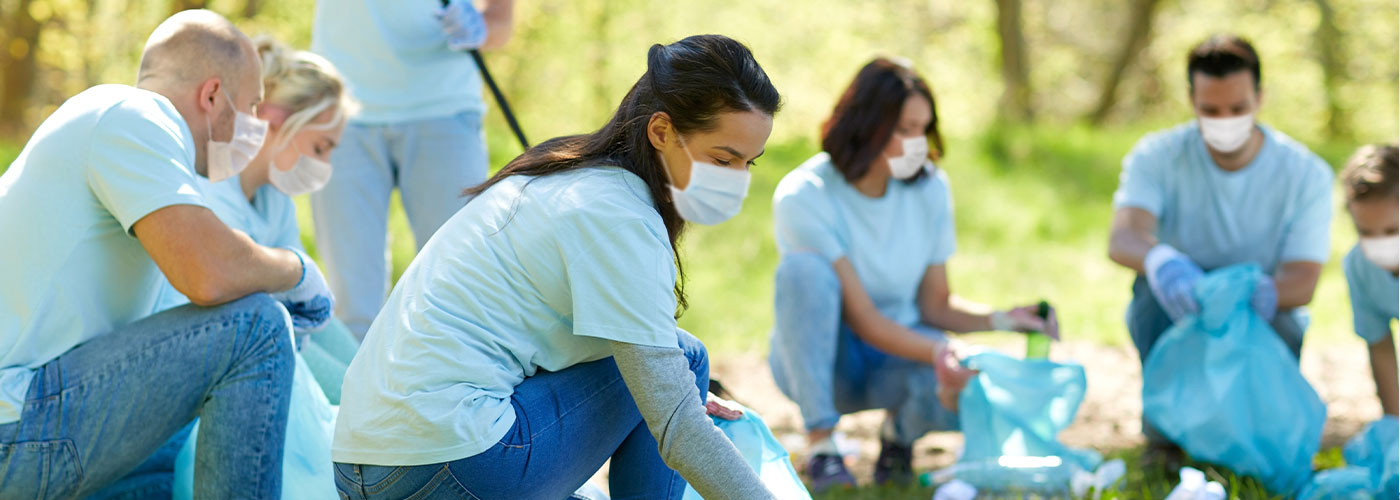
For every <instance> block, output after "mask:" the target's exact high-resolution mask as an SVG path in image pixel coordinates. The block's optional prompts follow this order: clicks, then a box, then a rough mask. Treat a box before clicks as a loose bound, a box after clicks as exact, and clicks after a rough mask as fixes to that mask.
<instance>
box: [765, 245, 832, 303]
mask: <svg viewBox="0 0 1400 500" xmlns="http://www.w3.org/2000/svg"><path fill="white" fill-rule="evenodd" d="M773 282H774V289H775V290H776V291H777V293H779V294H783V293H798V292H804V291H807V292H816V291H830V290H836V291H837V292H838V295H837V297H839V296H840V295H839V292H840V289H841V280H840V278H838V277H837V276H836V268H834V267H832V266H831V261H829V260H827V259H826V257H823V256H821V255H818V254H815V253H810V252H795V253H790V254H787V255H784V256H783V258H782V259H781V260H780V261H779V262H778V270H777V271H776V272H775V273H774V279H773Z"/></svg>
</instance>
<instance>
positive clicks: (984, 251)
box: [0, 0, 1400, 352]
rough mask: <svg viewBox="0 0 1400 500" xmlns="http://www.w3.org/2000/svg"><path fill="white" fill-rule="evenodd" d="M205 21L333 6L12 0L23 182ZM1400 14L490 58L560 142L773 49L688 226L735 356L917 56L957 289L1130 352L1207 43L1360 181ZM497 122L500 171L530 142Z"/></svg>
mask: <svg viewBox="0 0 1400 500" xmlns="http://www.w3.org/2000/svg"><path fill="white" fill-rule="evenodd" d="M323 2H324V3H326V4H328V5H329V4H333V3H334V0H323ZM191 7H207V8H210V9H213V10H215V11H218V12H220V13H223V14H224V15H226V16H229V17H230V18H231V19H232V20H233V21H234V22H235V23H237V24H238V25H239V27H240V28H242V29H243V30H244V31H245V32H247V33H248V34H250V35H256V34H262V33H270V34H273V35H275V36H277V37H279V38H281V39H282V40H284V41H286V42H288V43H290V44H292V45H293V46H296V47H303V48H304V47H307V46H308V45H309V42H310V38H311V19H312V13H313V12H314V9H315V2H314V1H313V0H282V1H268V0H146V1H134V0H0V70H2V71H3V77H0V169H3V168H5V167H7V166H8V165H9V162H10V159H11V158H13V156H14V155H15V154H17V153H18V148H19V147H20V146H22V145H23V143H24V142H25V141H26V140H27V139H28V136H29V134H30V132H31V131H32V130H33V127H34V126H36V125H37V124H38V123H39V122H40V121H41V120H42V119H43V117H45V116H47V115H48V114H49V113H51V112H52V111H53V110H54V109H55V108H56V107H57V106H58V105H59V104H60V103H62V102H63V100H64V99H66V98H67V97H68V96H71V95H73V94H75V93H77V92H79V91H81V90H83V89H85V88H87V87H89V86H91V85H94V84H97V83H113V82H115V83H131V82H132V81H133V80H134V77H135V73H136V67H137V62H138V59H139V56H140V51H141V48H142V45H143V43H144V41H145V38H146V37H147V36H148V34H149V33H150V31H151V30H152V29H153V28H154V27H155V25H156V24H157V23H159V22H160V21H161V20H162V19H164V18H165V17H166V16H168V15H169V14H171V13H172V12H175V11H178V10H182V9H186V8H191ZM1397 16H1400V13H1398V12H1397V4H1396V2H1395V1H1394V0H1243V1H1230V2H1222V1H1219V0H1057V1H1051V0H977V1H961V2H954V1H950V0H884V1H878V2H851V1H846V0H808V1H803V2H792V1H786V0H744V1H740V0H711V1H704V2H695V1H692V2H651V1H644V0H609V1H606V2H604V1H602V0H591V1H578V0H532V1H520V2H517V6H516V32H515V37H514V39H513V40H511V42H510V43H509V45H508V46H507V47H506V48H505V49H504V50H502V51H497V52H491V53H488V54H487V55H486V59H487V62H488V63H489V65H490V67H491V70H492V72H493V73H494V74H495V76H496V78H497V80H498V81H499V82H500V84H501V86H502V88H503V89H504V91H505V93H506V94H507V96H508V97H509V98H510V100H511V102H512V104H513V106H514V108H515V111H516V113H517V114H518V115H519V118H520V121H521V123H522V125H523V126H524V128H525V131H526V132H527V134H529V136H530V137H531V138H533V139H534V140H536V141H539V140H542V139H544V138H547V137H553V136H557V135H563V134H574V133H581V132H587V131H590V130H592V129H594V128H596V127H597V126H599V125H601V124H602V123H603V121H604V120H605V119H606V118H607V116H608V115H609V114H610V113H611V112H612V111H613V109H614V108H615V106H616V105H617V103H618V102H619V101H620V100H621V97H622V95H623V94H624V93H625V92H626V91H627V89H628V88H629V87H630V86H631V85H632V84H633V83H634V82H635V81H636V80H637V78H638V77H639V76H640V75H641V73H642V72H643V70H644V69H645V55H646V51H647V49H648V47H649V46H650V45H651V44H653V43H666V42H670V41H674V40H677V39H679V38H682V37H684V36H687V35H691V34H697V33H721V34H726V35H729V36H732V37H735V38H737V39H740V40H742V41H744V42H745V43H747V44H748V45H749V46H750V47H751V48H752V49H753V51H754V53H755V54H756V56H757V58H758V60H759V62H760V63H761V64H762V65H763V66H764V68H765V69H766V70H767V72H768V74H769V75H770V76H771V78H772V79H773V81H774V82H775V84H776V85H777V86H778V88H779V90H780V91H781V92H782V93H783V95H784V99H785V102H786V104H785V107H784V109H783V111H782V112H781V113H780V114H779V116H778V117H777V118H776V123H775V128H774V131H773V137H772V139H771V140H770V143H769V145H768V151H769V154H768V155H766V156H765V157H764V158H763V159H762V160H760V161H759V166H758V167H757V168H755V170H754V172H755V178H754V185H753V187H752V189H751V193H750V197H749V200H748V202H746V204H745V212H744V214H743V215H741V216H740V217H738V218H736V219H735V220H734V221H731V222H729V223H727V224H724V225H721V226H716V227H697V228H695V229H694V230H692V231H690V232H689V235H688V236H687V240H686V242H685V245H684V247H685V248H684V252H685V254H686V258H687V260H688V265H687V268H688V270H689V274H690V286H689V291H690V293H691V297H692V301H691V303H692V308H691V311H690V312H689V313H688V314H687V315H686V317H685V318H683V320H682V326H684V327H686V328H688V329H691V330H692V331H693V332H695V333H697V334H698V335H700V336H701V338H702V339H704V340H705V341H706V342H709V343H711V344H712V345H714V346H715V347H717V348H720V349H730V350H741V351H751V352H752V351H756V352H763V351H765V350H766V337H767V335H766V332H767V330H768V328H769V327H770V325H771V324H772V312H771V305H770V304H771V297H772V288H771V287H772V283H771V281H772V280H771V276H772V271H773V269H774V267H775V266H776V250H774V248H773V242H772V236H771V233H772V229H771V223H770V219H769V217H770V210H769V206H768V205H769V200H770V199H771V193H772V190H773V187H774V186H775V185H776V183H777V180H778V179H779V178H780V177H781V176H782V174H784V173H785V172H787V171H788V170H790V169H792V168H793V167H795V166H796V165H797V164H799V163H800V162H801V161H802V160H804V159H806V158H807V157H809V156H810V155H811V154H813V153H815V152H816V151H817V149H818V148H817V146H816V142H817V141H816V135H817V130H818V127H819V126H820V124H821V122H822V120H824V119H825V118H826V116H827V114H828V113H829V112H830V111H831V107H832V105H833V104H834V103H835V100H836V98H837V96H838V95H839V93H840V92H841V91H842V90H844V87H845V85H846V84H847V83H848V82H849V81H850V78H851V77H853V76H854V75H855V72H856V70H857V69H859V67H860V66H861V65H862V64H864V63H865V62H867V61H868V60H869V59H870V58H871V57H873V56H875V55H897V56H902V57H905V58H908V59H909V60H911V61H913V63H914V65H915V67H916V68H917V69H918V70H919V71H920V72H921V73H922V74H923V75H924V76H925V77H926V78H927V79H928V80H929V82H930V84H931V85H932V86H933V89H934V93H935V95H936V97H937V100H938V103H937V104H938V111H939V114H940V122H941V124H942V127H943V131H944V134H945V137H946V138H947V140H948V154H947V155H946V157H945V158H944V160H943V161H942V162H940V166H941V167H943V168H945V169H946V170H947V171H948V173H949V175H950V177H951V178H952V180H953V186H954V193H955V201H956V210H957V214H956V215H957V224H958V250H959V253H958V256H957V257H956V258H955V261H954V263H953V264H952V265H951V266H950V269H951V271H950V272H951V280H952V283H953V285H954V288H955V290H958V291H959V293H960V294H963V295H966V296H968V297H970V298H973V299H976V300H982V301H986V302H990V303H993V304H996V305H1001V306H1005V305H1009V304H1013V303H1020V302H1028V301H1032V300H1035V299H1037V298H1041V297H1045V298H1049V299H1051V300H1052V301H1055V302H1056V303H1057V304H1059V305H1061V310H1062V314H1061V319H1062V321H1063V322H1064V323H1065V326H1066V331H1072V332H1076V333H1080V334H1084V335H1089V336H1090V337H1091V338H1094V339H1098V340H1102V341H1105V342H1110V343H1120V344H1121V343H1126V342H1127V336H1126V332H1125V331H1124V328H1123V326H1122V320H1121V311H1122V310H1123V306H1124V305H1125V304H1126V302H1127V298H1128V293H1127V289H1128V284H1129V283H1130V281H1131V276H1130V275H1129V273H1128V272H1127V271H1125V270H1123V269H1122V268H1120V267H1117V266H1115V265H1113V264H1112V263H1110V262H1108V260H1107V258H1106V257H1105V253H1106V248H1107V226H1108V220H1109V217H1110V213H1111V209H1110V200H1111V195H1112V192H1113V189H1114V187H1115V186H1116V185H1117V174H1118V170H1119V167H1118V163H1119V161H1120V159H1121V158H1122V155H1123V154H1124V153H1126V152H1127V150H1128V149H1129V148H1130V147H1131V146H1132V144H1133V142H1134V141H1135V140H1137V138H1138V137H1140V136H1141V135H1142V134H1143V133H1145V132H1147V131H1150V130H1153V129H1156V128H1161V127H1164V126H1169V125H1172V124H1175V123H1179V122H1182V121H1186V120H1189V119H1190V118H1191V111H1190V108H1189V105H1188V96H1187V90H1186V87H1187V85H1186V84H1187V81H1186V75H1185V65H1186V64H1185V63H1186V52H1187V51H1188V50H1189V48H1190V47H1191V46H1192V45H1194V44H1195V43H1197V42H1199V41H1200V40H1202V39H1204V38H1205V37H1206V36H1208V35H1210V34H1212V33H1216V32H1221V31H1233V32H1236V33H1238V34H1240V35H1243V36H1245V37H1246V38H1249V39H1251V40H1252V41H1253V42H1254V44H1255V46H1256V48H1257V49H1258V50H1259V52H1260V55H1261V58H1262V61H1263V88H1264V98H1265V104H1264V107H1263V110H1262V113H1261V116H1260V119H1261V121H1263V122H1264V123H1267V124H1270V125H1273V126H1274V127H1276V128H1278V129H1279V130H1282V131H1284V132H1285V133H1287V134H1289V135H1292V136H1293V137H1295V138H1297V139H1299V140H1301V141H1303V142H1305V143H1307V144H1308V145H1309V146H1311V147H1313V148H1314V150H1316V151H1317V152H1319V154H1321V155H1322V156H1323V157H1324V158H1325V159H1326V160H1328V162H1329V163H1331V164H1332V165H1333V166H1334V167H1337V166H1339V165H1340V163H1341V162H1342V161H1344V160H1345V158H1346V157H1347V155H1349V154H1350V152H1351V151H1352V150H1353V149H1355V147H1356V146H1357V145H1358V144H1361V143H1365V142H1378V141H1384V142H1393V141H1395V140H1396V137H1397V134H1398V133H1400V132H1398V131H1397V129H1398V128H1400V125H1398V124H1397V121H1398V120H1400V118H1397V115H1398V114H1400V113H1397V106H1400V102H1397V91H1398V90H1397V74H1398V73H1400V69H1397V66H1398V65H1400V51H1398V50H1397V45H1400V40H1398V39H1400V29H1398V28H1397V25H1398V24H1400V22H1397ZM487 99H488V102H489V99H490V98H489V96H488V97H487ZM492 108H493V109H492V110H491V111H490V112H489V113H490V114H491V116H489V117H488V118H487V121H486V124H487V137H488V142H489V144H490V147H491V158H492V166H493V167H500V166H501V165H503V164H504V163H505V162H506V161H508V160H509V159H510V158H512V157H514V156H515V155H516V154H518V153H519V146H518V145H516V144H515V143H514V139H513V138H512V137H511V135H510V133H509V132H508V130H507V129H506V127H505V125H504V120H502V119H501V117H500V113H499V112H497V111H496V110H494V103H492ZM300 205H301V207H302V210H301V213H300V214H299V215H300V217H301V218H302V231H303V241H304V242H305V243H307V246H308V248H309V249H313V250H314V241H313V240H312V238H311V234H310V233H311V224H310V223H309V221H310V214H309V213H308V212H309V211H308V210H307V209H306V203H305V200H301V201H300ZM1337 205H1338V206H1339V207H1340V201H1338V203H1337ZM390 220H391V227H393V228H394V229H393V231H392V233H393V235H392V238H391V240H392V241H391V247H392V249H393V262H394V268H395V276H397V274H398V273H399V272H401V271H402V270H403V269H404V267H406V266H407V264H408V262H409V261H410V260H411V259H412V256H413V243H412V241H413V240H412V238H411V237H409V236H408V230H407V225H406V224H405V223H404V219H403V217H402V214H401V212H399V211H395V212H394V213H393V214H391V219H390ZM1354 242H1355V236H1354V233H1353V232H1352V230H1351V224H1350V220H1349V219H1347V218H1346V216H1345V214H1343V213H1342V212H1340V210H1339V211H1338V212H1337V216H1336V218H1335V219H1334V223H1333V260H1332V262H1330V263H1329V264H1328V266H1327V267H1326V269H1325V271H1324V276H1323V281H1322V283H1321V285H1320V286H1319V290H1318V295H1317V297H1318V298H1317V300H1316V301H1315V302H1314V306H1313V308H1312V309H1313V313H1314V315H1313V317H1314V327H1313V328H1312V331H1310V333H1309V335H1310V338H1311V336H1313V335H1315V334H1317V333H1319V332H1320V333H1321V334H1323V335H1332V336H1335V338H1351V339H1353V340H1354V339H1355V337H1354V336H1351V335H1350V333H1349V332H1350V308H1349V304H1348V302H1347V298H1346V291H1345V290H1346V289H1345V283H1344V282H1343V281H1342V278H1341V273H1340V271H1339V266H1337V260H1338V259H1339V258H1340V256H1341V254H1342V253H1344V252H1345V251H1346V249H1347V248H1349V247H1350V246H1351V245H1352V244H1353V243H1354ZM1358 342H1359V341H1358ZM1358 348H1359V347H1358Z"/></svg>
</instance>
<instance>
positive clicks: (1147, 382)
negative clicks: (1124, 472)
mask: <svg viewBox="0 0 1400 500" xmlns="http://www.w3.org/2000/svg"><path fill="white" fill-rule="evenodd" d="M1260 275H1261V273H1260V271H1259V267H1258V266H1257V265H1254V264H1240V265H1234V266H1230V267H1226V268H1224V269H1219V270H1216V271H1214V272H1211V273H1209V274H1207V275H1206V276H1205V277H1203V278H1202V279H1201V280H1200V281H1198V282H1197V283H1196V287H1195V290H1194V292H1195V294H1196V299H1197V300H1198V301H1199V302H1200V304H1201V311H1200V313H1199V314H1197V315H1194V316H1187V317H1185V318H1182V319H1181V320H1180V321H1177V323H1176V324H1175V325H1173V326H1172V327H1171V329H1169V330H1167V331H1166V333H1164V334H1163V335H1162V337H1161V338H1160V339H1158V341H1157V345H1155V346H1154V347H1153V348H1152V352H1151V353H1150V354H1148V356H1147V361H1146V362H1145V363H1144V365H1143V369H1142V372H1143V373H1142V379H1143V384H1142V411H1143V414H1144V415H1145V416H1146V417H1147V419H1148V421H1149V422H1151V423H1152V424H1153V425H1155V426H1156V427H1157V428H1158V429H1159V430H1161V432H1162V434H1163V435H1165V436H1166V437H1167V438H1169V439H1171V440H1172V442H1175V443H1176V444H1177V445H1179V446H1181V447H1182V449H1184V450H1185V451H1186V452H1187V453H1188V454H1190V455H1191V457H1192V458H1194V459H1196V460H1201V461H1205V462H1209V463H1214V464H1218V465H1223V466H1227V467H1229V468H1231V469H1232V470H1234V472H1235V473H1238V474H1243V475H1248V476H1254V477H1256V478H1259V480H1260V481H1262V482H1263V484H1264V486H1265V487H1267V488H1269V489H1270V490H1272V491H1273V492H1275V493H1281V494H1287V493H1292V492H1296V491H1298V490H1299V488H1300V487H1301V486H1303V485H1304V484H1305V483H1307V481H1308V478H1309V477H1310V476H1311V475H1312V459H1313V455H1315V454H1317V449H1318V446H1319V444H1320V443H1319V442H1320V439H1321V437H1322V424H1323V423H1324V422H1325V421H1326V420H1327V409H1326V407H1325V406H1323V404H1322V401H1321V400H1320V399H1318V397H1317V393H1316V392H1314V391H1313V389H1312V386H1310V385H1308V381H1307V380H1305V379H1304V378H1303V374H1302V373H1301V372H1299V371H1298V362H1297V359H1296V358H1294V357H1293V354H1292V352H1291V351H1289V350H1288V347H1287V346H1285V345H1284V343H1283V340H1282V339H1280V338H1279V337H1278V334H1276V333H1274V330H1273V328H1271V327H1270V326H1269V323H1268V322H1266V321H1264V320H1262V319H1260V318H1259V317H1258V316H1257V315H1256V314H1255V313H1254V311H1253V309H1251V308H1250V305H1249V301H1250V296H1251V295H1252V292H1253V289H1254V283H1255V281H1256V279H1257V278H1258V277H1259V276H1260Z"/></svg>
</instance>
